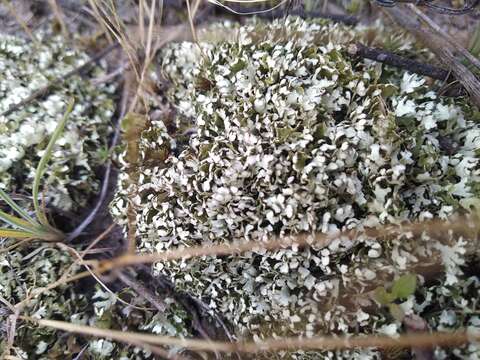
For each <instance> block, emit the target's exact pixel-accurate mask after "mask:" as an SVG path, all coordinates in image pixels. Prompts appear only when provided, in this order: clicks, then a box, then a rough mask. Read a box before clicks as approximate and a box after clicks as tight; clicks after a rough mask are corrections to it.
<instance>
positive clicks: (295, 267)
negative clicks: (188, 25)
mask: <svg viewBox="0 0 480 360" xmlns="http://www.w3.org/2000/svg"><path fill="white" fill-rule="evenodd" d="M219 29H222V26H221V25H216V27H215V29H214V30H213V31H212V32H213V33H214V34H215V35H216V38H215V39H214V40H213V41H204V42H200V43H199V44H195V43H189V42H183V43H179V44H172V45H169V46H167V47H166V48H165V49H164V50H163V51H162V54H161V60H160V61H161V67H162V76H164V77H165V78H166V79H168V80H169V81H170V82H171V84H172V86H171V87H170V89H169V91H168V92H167V94H166V96H167V98H168V100H169V101H170V103H171V104H172V106H173V108H174V109H175V112H176V116H175V119H174V120H173V122H174V125H175V126H176V129H177V130H176V131H173V132H172V131H170V130H168V129H167V126H170V127H171V124H168V123H167V119H165V121H164V122H162V121H161V120H158V121H157V120H155V121H151V122H150V123H149V124H148V126H146V128H145V130H144V131H143V132H142V133H141V135H140V138H139V144H140V146H139V152H138V159H136V163H135V166H136V167H135V179H134V180H135V181H133V178H132V174H131V171H129V170H131V168H129V162H128V161H127V160H126V159H125V158H123V164H124V165H123V166H124V171H123V173H122V174H121V175H120V180H119V184H120V185H119V191H118V193H117V196H116V199H115V200H114V202H113V203H112V214H113V215H114V216H115V217H116V218H117V221H118V222H119V223H120V224H123V225H124V226H127V223H128V221H127V219H126V214H127V208H128V206H127V204H129V206H131V207H132V208H133V209H134V210H135V215H136V224H135V225H136V231H137V233H136V235H137V238H138V249H139V251H142V252H163V251H167V250H171V249H176V248H179V247H189V246H195V245H204V246H209V245H212V244H222V243H232V242H236V241H237V242H238V241H244V240H254V241H258V242H262V241H263V240H265V239H269V238H271V237H273V236H289V235H295V234H299V233H307V234H312V235H313V234H315V233H325V234H329V235H331V236H333V238H334V240H332V241H331V242H330V244H329V245H328V246H326V247H318V246H315V245H312V246H310V247H302V248H299V247H292V248H286V249H280V250H275V251H250V252H247V253H244V254H242V255H231V256H222V257H216V256H209V257H202V258H194V259H186V260H179V261H171V262H166V263H157V264H155V265H154V271H155V272H156V273H157V274H163V275H166V276H168V277H169V278H170V279H171V280H172V281H173V282H174V283H175V285H176V286H177V288H178V289H180V290H183V291H186V292H189V293H190V294H193V295H194V296H197V297H199V298H202V299H203V301H204V302H205V303H207V304H208V305H209V306H210V308H211V309H212V310H213V311H216V312H218V313H220V314H222V315H223V316H224V317H225V318H226V319H227V320H228V321H229V322H230V324H231V325H232V327H233V328H234V329H235V332H236V335H237V336H238V337H239V338H253V339H255V340H256V339H261V338H266V337H271V336H274V337H278V336H292V335H293V336H306V337H311V336H314V335H321V334H325V333H335V334H338V333H343V334H355V333H364V334H366V333H383V334H388V335H395V334H397V333H399V332H400V331H402V323H401V322H399V321H398V320H396V319H394V318H392V317H391V316H390V315H389V314H388V312H385V311H382V309H381V307H380V305H379V304H378V303H376V302H375V301H374V300H373V299H372V297H371V296H370V295H371V292H372V290H374V289H375V287H377V286H379V285H382V284H388V283H390V282H391V281H393V280H394V279H395V278H398V277H399V276H400V275H401V274H403V273H406V272H412V271H413V272H414V273H417V274H418V278H419V280H420V286H419V289H418V291H417V292H416V294H415V296H411V297H410V298H409V299H407V300H406V301H405V302H404V303H402V306H403V308H404V311H405V313H406V314H411V313H413V312H414V313H415V314H417V315H420V316H425V317H426V320H427V322H428V324H429V326H430V327H431V328H432V329H437V330H445V329H449V330H451V329H458V328H461V327H471V328H472V329H473V328H477V329H478V327H479V318H478V304H477V301H476V300H475V297H476V296H478V290H479V282H478V277H477V276H475V275H471V274H468V271H467V268H468V267H469V263H467V262H466V260H465V257H466V254H469V256H472V257H473V259H477V260H478V250H476V246H477V242H476V240H475V239H472V238H471V237H470V235H469V234H458V233H457V232H454V231H450V232H448V231H447V232H444V233H441V234H438V232H437V233H434V234H432V233H431V232H430V231H429V230H428V229H426V230H425V231H420V232H416V233H412V232H409V231H402V228H401V226H400V225H401V224H411V223H414V222H416V221H427V220H430V219H447V218H452V217H454V216H459V215H467V214H468V213H469V211H470V207H471V206H472V205H475V204H476V201H477V200H476V199H477V195H476V193H475V192H476V190H475V189H476V188H477V187H476V185H475V184H477V182H478V178H479V175H480V170H479V165H480V162H479V156H478V149H479V147H480V126H479V125H478V124H477V123H476V122H475V121H474V120H473V118H469V117H468V114H470V112H469V110H468V106H467V105H466V102H465V101H464V99H457V100H452V99H447V98H443V97H440V96H439V95H438V94H437V93H436V92H435V89H434V88H430V87H428V86H427V85H426V81H425V79H424V78H422V77H420V76H418V75H415V74H410V73H408V72H403V71H400V70H397V69H392V68H388V67H387V68H385V67H382V66H380V65H379V64H376V63H373V62H371V61H362V60H358V59H351V58H349V57H348V56H347V55H346V52H345V44H347V43H348V42H349V41H351V40H352V39H355V37H356V35H358V36H365V34H366V33H367V30H366V29H364V28H357V29H355V28H348V27H344V26H340V25H332V24H331V23H328V22H325V21H303V20H300V19H295V18H288V19H287V20H284V21H283V20H282V21H274V22H273V23H271V24H261V23H255V24H253V25H248V26H245V27H236V26H232V25H228V26H227V27H225V28H223V29H224V32H225V33H229V36H227V37H228V39H225V38H226V37H224V39H218V34H222V31H221V30H219ZM379 37H380V38H381V35H379ZM206 38H208V37H206ZM378 41H381V39H379V40H378ZM405 44H406V46H404V47H402V51H408V50H409V49H410V50H412V49H413V45H412V44H410V43H408V41H406V42H405ZM405 44H403V45H405ZM168 121H170V120H168ZM178 135H182V136H183V137H185V136H187V139H186V140H185V139H183V140H182V137H179V136H178ZM159 148H162V149H163V150H162V151H164V152H165V148H167V150H168V157H167V158H166V160H165V162H163V163H153V164H152V163H151V162H149V161H147V160H148V158H149V154H151V153H152V152H155V151H158V149H159ZM458 221H460V220H458ZM386 224H389V225H397V226H398V228H396V230H394V231H392V232H390V233H389V234H383V235H381V236H372V235H368V232H367V231H366V230H368V229H381V228H382V227H383V226H384V225H386ZM348 230H355V231H356V236H355V237H354V238H351V237H348V236H344V235H341V232H343V231H348ZM477 260H472V261H473V262H470V264H474V263H475V261H477ZM429 267H430V268H432V267H433V268H436V275H435V277H434V278H430V279H427V277H426V275H425V274H424V273H422V269H427V268H429ZM473 294H477V295H473ZM353 295H355V296H353ZM432 308H440V309H442V314H443V315H442V314H440V313H436V312H434V311H433V312H431V309H432ZM458 312H460V313H462V314H463V315H462V316H452V314H456V313H458ZM448 351H449V350H442V349H437V352H438V354H442V353H444V352H445V353H446V354H449V352H448ZM453 351H454V352H455V351H456V352H459V353H462V354H464V355H463V356H467V357H468V356H470V355H471V354H476V355H477V356H478V354H479V351H480V349H479V348H478V345H475V344H471V345H469V346H464V347H462V348H458V349H455V350H453ZM469 354H470V355H469ZM283 355H285V356H288V357H292V358H300V359H310V358H312V359H318V358H319V357H320V356H321V357H323V358H333V357H334V356H340V355H339V354H335V353H334V352H324V353H322V355H320V354H319V353H311V352H297V353H294V354H292V353H284V354H283ZM343 356H345V358H355V356H358V357H359V358H360V357H361V356H366V357H367V358H375V357H379V356H380V353H379V352H378V351H376V350H365V351H364V352H361V351H352V352H348V353H344V354H343ZM445 356H447V355H445ZM363 358H365V357H363Z"/></svg>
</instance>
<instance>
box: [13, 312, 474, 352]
mask: <svg viewBox="0 0 480 360" xmlns="http://www.w3.org/2000/svg"><path fill="white" fill-rule="evenodd" d="M20 318H21V319H22V320H25V321H30V322H32V323H34V324H37V325H39V326H42V327H50V328H54V329H58V330H63V331H68V332H71V333H76V334H84V335H90V336H98V337H105V338H110V339H113V340H117V341H122V342H131V341H138V342H144V343H147V344H151V345H164V346H177V347H181V348H186V349H191V350H197V351H219V352H225V353H232V352H243V353H250V354H257V353H261V352H268V351H281V350H296V349H302V350H344V349H354V348H368V347H374V348H378V349H390V348H411V347H417V348H431V347H434V346H458V345H462V344H466V343H469V342H474V341H478V340H480V334H476V333H473V332H471V333H467V332H466V331H458V332H454V333H448V332H434V333H430V332H422V333H415V334H403V335H400V336H399V337H398V338H392V337H388V336H378V335H365V336H349V337H345V336H344V337H332V336H325V337H312V338H297V337H290V338H281V339H273V338H272V339H265V340H260V341H258V342H242V341H239V342H220V341H207V340H198V339H182V338H175V337H170V336H159V335H151V334H144V333H135V332H124V331H119V330H110V329H101V328H97V327H93V326H86V325H78V324H73V323H69V322H65V321H57V320H47V319H33V318H31V317H24V316H22V317H20Z"/></svg>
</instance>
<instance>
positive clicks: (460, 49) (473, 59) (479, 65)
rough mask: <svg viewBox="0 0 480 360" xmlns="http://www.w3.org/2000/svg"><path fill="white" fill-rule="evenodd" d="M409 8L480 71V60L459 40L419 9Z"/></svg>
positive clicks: (411, 5)
mask: <svg viewBox="0 0 480 360" xmlns="http://www.w3.org/2000/svg"><path fill="white" fill-rule="evenodd" d="M407 7H408V8H409V9H410V10H412V11H413V12H414V13H415V14H416V15H417V16H418V17H419V18H420V19H422V21H423V22H425V24H427V25H428V26H429V27H430V29H432V31H435V32H437V33H438V35H441V36H442V37H443V38H444V39H446V40H448V42H449V43H450V44H451V45H452V46H453V47H454V48H455V49H457V51H458V52H459V53H460V54H462V56H464V57H465V59H467V60H468V61H470V62H471V63H472V64H473V65H474V66H476V67H477V68H478V69H480V60H479V59H477V58H476V57H475V56H473V55H472V54H471V53H470V52H469V51H468V50H467V49H465V48H464V47H463V46H462V45H460V44H459V42H458V41H457V39H453V38H452V37H451V36H450V35H449V34H448V33H447V32H445V31H444V30H443V29H442V28H441V27H440V26H438V25H437V24H436V23H435V22H434V21H433V20H432V19H430V18H429V17H428V16H427V15H426V14H425V13H424V12H423V11H421V10H420V9H419V8H417V7H416V6H415V5H413V4H408V5H407Z"/></svg>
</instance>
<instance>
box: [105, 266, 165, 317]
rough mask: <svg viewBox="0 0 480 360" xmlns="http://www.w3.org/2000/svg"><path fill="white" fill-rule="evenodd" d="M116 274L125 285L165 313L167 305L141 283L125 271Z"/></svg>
mask: <svg viewBox="0 0 480 360" xmlns="http://www.w3.org/2000/svg"><path fill="white" fill-rule="evenodd" d="M115 274H116V275H117V277H118V278H119V279H120V280H121V281H122V282H123V283H124V284H125V285H127V286H129V287H131V288H132V289H133V290H134V291H135V292H136V293H137V294H138V295H139V296H141V297H143V298H144V299H145V300H147V301H149V302H150V303H151V304H152V305H153V306H155V308H156V309H157V310H158V311H160V312H164V311H165V309H166V308H167V305H166V304H165V303H164V302H163V301H161V300H160V299H158V297H157V296H155V294H153V293H152V292H151V291H150V290H149V289H147V288H146V287H145V286H143V285H142V284H140V282H139V281H137V280H135V279H133V278H132V277H131V276H130V275H128V274H127V273H126V272H125V271H116V272H115Z"/></svg>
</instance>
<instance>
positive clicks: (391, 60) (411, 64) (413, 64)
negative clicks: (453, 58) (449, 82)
mask: <svg viewBox="0 0 480 360" xmlns="http://www.w3.org/2000/svg"><path fill="white" fill-rule="evenodd" d="M347 52H348V54H349V55H352V56H359V57H361V58H365V59H370V60H374V61H378V62H381V63H383V64H386V65H390V66H395V67H398V68H400V69H405V70H408V71H409V72H411V73H415V74H419V75H424V76H428V77H431V78H432V79H436V80H442V81H445V80H446V79H447V78H448V76H449V74H450V73H449V71H447V70H445V69H441V68H438V67H436V66H432V65H429V64H425V63H421V62H419V61H416V60H412V59H407V58H404V57H402V56H400V55H397V54H394V53H392V52H389V51H386V50H383V49H377V48H372V47H368V46H365V45H363V44H360V43H355V44H350V45H349V46H348V48H347Z"/></svg>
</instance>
